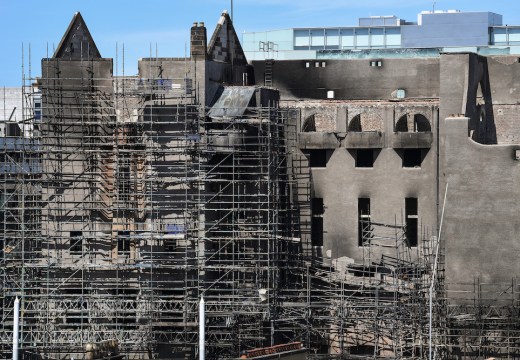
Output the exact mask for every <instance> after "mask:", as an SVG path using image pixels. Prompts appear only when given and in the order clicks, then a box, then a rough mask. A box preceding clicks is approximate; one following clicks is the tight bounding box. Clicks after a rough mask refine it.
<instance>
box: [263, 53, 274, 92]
mask: <svg viewBox="0 0 520 360" xmlns="http://www.w3.org/2000/svg"><path fill="white" fill-rule="evenodd" d="M273 64H274V59H266V60H265V72H264V85H265V86H267V87H272V86H273Z"/></svg>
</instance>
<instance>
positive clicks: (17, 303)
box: [13, 296, 20, 360]
mask: <svg viewBox="0 0 520 360" xmlns="http://www.w3.org/2000/svg"><path fill="white" fill-rule="evenodd" d="M19 321H20V300H19V299H18V296H17V297H16V299H15V300H14V310H13V360H18V335H19V334H18V331H19V326H18V325H19Z"/></svg>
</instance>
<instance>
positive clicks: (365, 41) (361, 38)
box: [356, 28, 370, 49]
mask: <svg viewBox="0 0 520 360" xmlns="http://www.w3.org/2000/svg"><path fill="white" fill-rule="evenodd" d="M369 45H370V41H369V34H368V28H357V29H356V48H358V49H368V47H369Z"/></svg>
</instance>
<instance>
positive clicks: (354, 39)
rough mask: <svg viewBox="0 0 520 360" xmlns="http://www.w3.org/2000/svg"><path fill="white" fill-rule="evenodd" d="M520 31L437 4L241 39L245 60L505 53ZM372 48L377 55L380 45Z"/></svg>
mask: <svg viewBox="0 0 520 360" xmlns="http://www.w3.org/2000/svg"><path fill="white" fill-rule="evenodd" d="M518 36H520V28H518V26H503V24H502V15H500V14H496V13H493V12H461V11H458V10H447V11H440V10H436V11H434V12H432V11H423V12H421V13H420V14H419V15H418V19H417V22H408V21H405V20H402V19H400V18H398V17H396V16H374V17H368V18H360V19H359V24H358V25H357V26H340V27H326V28H293V29H284V30H270V31H263V32H250V33H248V32H246V33H244V34H243V38H242V41H243V43H244V51H245V53H246V55H247V58H248V59H249V60H263V59H278V60H291V59H315V58H327V57H329V56H330V55H331V54H336V53H337V52H338V51H339V52H341V51H343V52H345V53H346V56H352V55H351V52H352V51H358V50H379V49H428V48H438V49H439V50H440V51H474V52H479V51H482V52H486V51H488V52H489V51H491V52H495V53H497V54H498V53H501V52H502V53H503V51H504V50H501V48H503V47H504V46H507V47H508V49H507V53H511V54H516V53H519V52H520V48H518V47H517V46H516V45H519V44H520V42H518V41H517V40H516V37H518ZM480 48H485V49H480ZM490 49H491V50H490ZM373 54H375V56H381V55H377V54H379V52H378V51H374V52H373ZM420 55H421V53H420V52H418V55H416V56H420ZM332 56H333V55H332Z"/></svg>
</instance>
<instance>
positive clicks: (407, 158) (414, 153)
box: [403, 149, 422, 168]
mask: <svg viewBox="0 0 520 360" xmlns="http://www.w3.org/2000/svg"><path fill="white" fill-rule="evenodd" d="M421 163H422V151H421V149H404V150H403V167H405V168H420V167H421Z"/></svg>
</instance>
